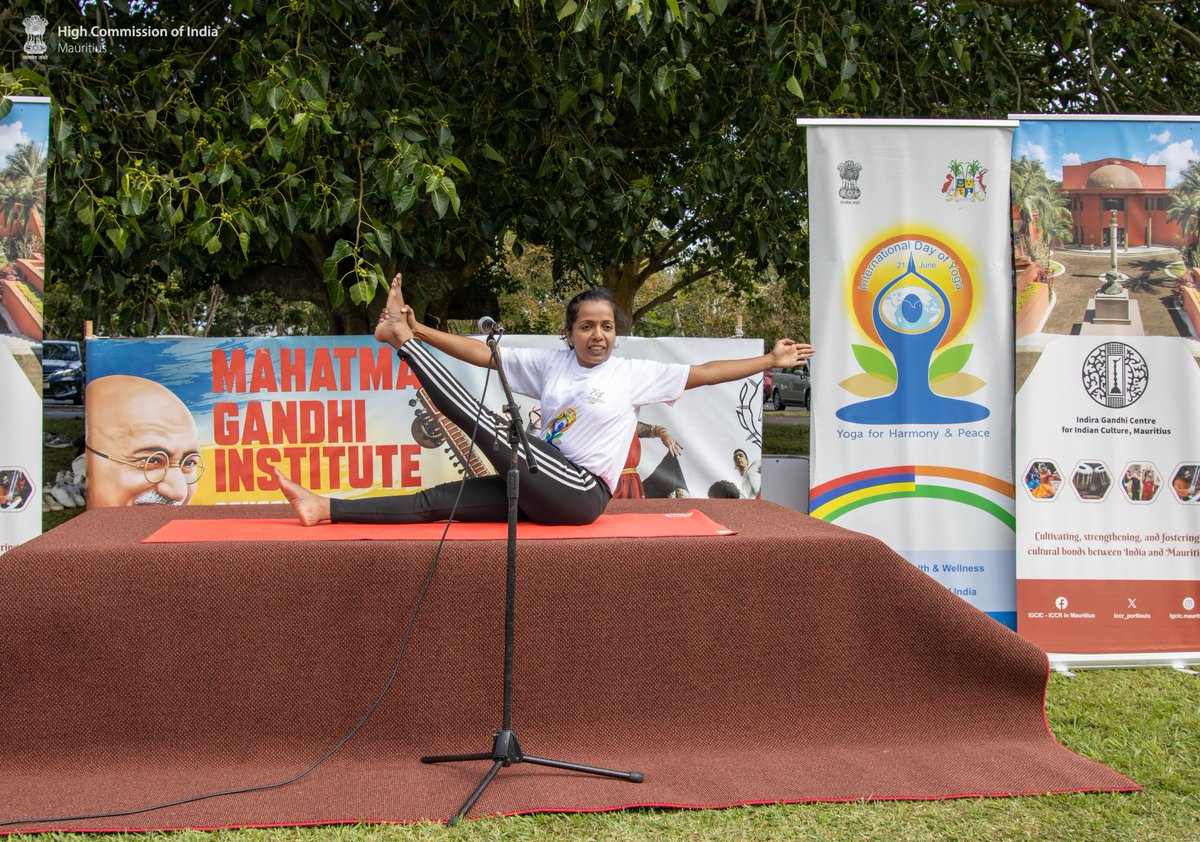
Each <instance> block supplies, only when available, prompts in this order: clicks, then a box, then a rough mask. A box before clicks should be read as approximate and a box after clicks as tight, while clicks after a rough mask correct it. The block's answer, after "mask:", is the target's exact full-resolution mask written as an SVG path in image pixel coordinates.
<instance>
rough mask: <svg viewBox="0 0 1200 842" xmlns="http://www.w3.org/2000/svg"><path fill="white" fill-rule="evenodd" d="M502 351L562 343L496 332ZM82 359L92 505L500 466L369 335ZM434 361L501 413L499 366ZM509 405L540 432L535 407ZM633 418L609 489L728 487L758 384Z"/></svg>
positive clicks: (754, 345)
mask: <svg viewBox="0 0 1200 842" xmlns="http://www.w3.org/2000/svg"><path fill="white" fill-rule="evenodd" d="M504 347H550V348H561V347H563V341H562V339H561V337H552V336H505V337H504V338H503V340H502V342H501V348H504ZM762 352H763V343H762V340H758V339H754V340H751V339H720V340H718V339H642V338H637V337H626V338H623V339H621V340H619V341H618V345H617V349H616V352H615V353H616V355H618V356H628V357H640V358H644V359H656V360H664V361H668V362H682V363H694V362H703V361H706V360H710V359H730V358H739V357H751V356H757V355H759V354H761V353H762ZM87 356H88V371H87V374H88V386H87V394H88V399H87V438H88V445H89V447H90V448H91V449H90V450H89V455H88V466H87V475H88V506H89V507H99V506H125V505H139V504H144V503H161V504H166V505H171V504H173V505H182V504H185V503H195V504H202V503H210V504H211V503H217V504H221V503H257V502H282V500H283V498H282V495H281V493H280V491H279V484H278V481H277V480H276V479H275V476H274V468H276V467H278V468H279V469H280V470H281V471H282V472H283V473H284V474H285V475H286V476H288V477H290V478H291V479H293V480H295V481H296V482H299V483H300V484H302V485H304V486H306V487H308V488H310V489H312V490H313V491H316V492H318V493H321V494H330V495H332V496H337V497H343V498H357V497H371V496H378V495H381V494H396V493H411V492H415V491H418V490H420V489H421V488H425V487H428V486H431V485H437V484H439V483H443V482H449V481H451V480H456V479H458V478H459V477H461V476H463V475H464V474H469V475H476V476H477V475H483V474H488V473H495V471H494V470H493V469H492V467H491V466H490V465H489V464H488V463H487V459H486V454H480V453H479V452H477V451H472V448H471V447H470V442H469V440H468V436H467V433H469V431H464V430H461V429H459V428H458V427H456V426H455V425H454V424H453V423H451V422H450V421H449V420H448V419H446V418H445V417H444V416H442V415H441V414H440V413H439V412H438V411H437V407H436V406H434V405H433V404H432V403H431V402H430V401H429V399H428V397H427V396H426V394H425V392H424V390H423V389H421V388H420V383H419V382H418V381H417V379H416V377H415V376H414V375H413V373H412V372H411V371H410V370H409V368H408V366H407V365H405V364H404V363H403V362H402V361H401V360H400V359H399V358H398V357H397V355H396V353H395V351H393V350H392V349H391V348H390V347H388V346H385V345H381V344H380V343H378V342H376V341H374V340H373V339H372V338H370V337H363V336H329V337H278V338H266V339H131V340H122V339H93V340H89V342H88V351H87ZM443 359H444V361H445V363H446V365H447V367H448V368H449V369H450V370H451V371H452V372H453V373H454V374H455V375H456V376H457V377H458V378H459V379H460V380H461V381H462V382H463V384H464V385H466V386H467V387H468V388H469V389H472V390H474V392H475V393H476V394H477V395H482V396H483V397H484V401H485V403H486V404H487V406H488V407H489V408H491V409H493V410H495V411H499V410H500V409H501V407H502V406H503V403H504V402H503V394H502V392H501V389H500V386H499V383H498V382H497V380H496V379H495V377H494V376H493V377H492V378H491V380H490V382H487V383H486V384H485V375H486V372H485V371H484V370H483V369H480V368H476V367H474V366H470V365H467V364H466V363H461V362H459V361H457V360H452V359H449V358H443ZM485 385H486V390H485ZM518 397H519V396H518ZM520 406H521V410H522V415H523V419H524V421H525V422H526V423H527V424H528V425H531V426H532V428H533V429H540V428H541V425H542V419H541V417H540V415H539V412H538V406H537V405H536V404H535V403H533V402H531V401H528V400H526V401H521V402H520ZM641 420H642V421H643V422H644V423H643V424H641V425H639V429H638V431H637V435H635V436H633V437H632V439H631V441H630V450H629V455H628V458H627V460H626V464H625V470H624V472H623V474H622V477H621V481H620V484H619V486H618V489H617V491H616V494H615V496H618V497H671V496H676V497H708V496H727V497H737V496H742V495H741V494H740V493H739V489H740V487H741V484H742V482H741V481H742V479H743V475H744V474H745V473H747V472H749V471H751V470H753V471H755V472H757V470H758V465H759V460H760V458H761V453H762V435H761V423H762V384H761V380H760V379H757V378H754V379H747V380H741V381H737V382H734V383H724V384H720V385H718V386H709V387H706V388H703V389H693V390H691V391H689V392H687V393H686V394H685V395H684V397H683V398H681V399H680V400H679V401H678V402H676V403H675V405H674V406H666V405H652V406H647V407H644V408H643V409H642V412H641ZM155 450H160V451H163V452H164V453H165V454H166V459H165V461H166V462H167V463H169V464H171V465H181V466H182V465H184V464H186V465H187V467H188V471H183V470H180V471H174V470H169V471H166V472H165V473H164V474H163V475H162V477H161V479H160V481H159V482H151V481H150V480H151V479H153V477H147V476H145V473H146V472H145V471H144V470H143V469H142V468H141V467H140V466H139V465H140V463H139V459H144V457H145V455H146V454H147V453H151V452H153V451H155ZM739 454H740V456H741V458H738V455H739ZM113 457H115V458H113ZM185 473H186V475H187V476H186V479H187V480H190V481H185V479H184V476H183V475H184V474H185Z"/></svg>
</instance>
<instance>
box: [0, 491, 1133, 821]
mask: <svg viewBox="0 0 1200 842" xmlns="http://www.w3.org/2000/svg"><path fill="white" fill-rule="evenodd" d="M681 504H686V505H681ZM692 507H695V508H699V509H701V510H703V511H704V512H705V513H707V514H708V515H709V517H711V518H712V519H713V520H715V521H717V522H718V523H722V524H724V525H725V526H728V527H730V528H732V529H736V530H738V533H739V534H738V535H736V536H734V537H707V538H664V539H612V540H601V539H597V540H542V541H529V542H524V543H522V545H521V547H520V557H519V569H518V581H519V585H518V592H517V602H518V610H517V644H516V694H515V704H514V727H515V729H516V731H517V733H518V734H519V736H520V739H521V742H522V745H523V747H524V749H525V751H527V752H529V753H530V754H534V755H542V756H547V757H554V758H563V759H567V760H573V761H578V762H583V763H590V764H595V765H600V766H609V767H614V768H618V769H636V770H639V771H642V772H644V773H645V775H646V781H645V783H642V784H630V783H625V782H620V781H610V780H606V779H600V778H596V777H592V776H587V775H580V774H576V773H567V772H559V771H556V770H552V769H546V768H542V767H537V766H532V765H518V766H514V767H511V768H508V769H504V770H502V771H501V773H500V775H499V777H497V779H496V780H495V781H494V782H493V783H492V784H491V786H490V787H489V788H488V789H487V791H486V792H485V793H484V795H483V797H482V799H481V800H480V801H479V803H478V804H477V805H476V807H475V809H474V810H473V812H472V815H483V814H495V813H511V812H528V811H535V810H602V809H613V808H619V807H623V806H630V805H663V806H688V807H708V806H721V805H732V804H746V803H755V802H774V801H815V800H843V799H864V798H879V799H882V798H913V799H925V798H952V797H958V796H968V795H1013V794H1026V793H1047V792H1070V791H1090V790H1131V789H1136V788H1137V786H1136V784H1134V783H1133V782H1132V781H1130V780H1128V779H1127V778H1125V777H1122V776H1121V775H1119V774H1116V773H1115V772H1113V771H1111V770H1109V769H1107V768H1106V767H1104V766H1101V765H1099V764H1096V763H1094V762H1092V761H1090V760H1086V759H1084V758H1082V757H1079V756H1078V755H1076V754H1074V753H1072V752H1070V751H1068V750H1066V749H1065V748H1063V747H1061V746H1059V745H1058V744H1057V743H1056V742H1055V741H1054V739H1053V737H1052V736H1051V735H1050V733H1049V731H1048V729H1047V727H1046V723H1045V718H1044V714H1043V693H1044V690H1045V685H1046V678H1047V665H1046V659H1045V656H1044V655H1043V654H1042V652H1041V651H1039V650H1038V649H1037V648H1035V647H1034V646H1032V645H1031V644H1029V643H1027V642H1025V641H1024V640H1022V639H1021V638H1020V637H1018V636H1017V635H1015V634H1013V633H1011V632H1009V631H1008V630H1006V629H1004V628H1003V627H1002V626H1000V625H999V624H997V623H995V622H993V621H992V620H990V619H989V618H988V617H986V616H985V615H983V614H981V613H979V612H978V611H976V610H975V609H973V608H971V607H969V606H968V605H967V604H965V603H964V602H962V601H960V600H959V599H958V598H957V597H955V596H953V595H951V594H950V593H948V592H947V591H946V590H945V589H944V588H942V587H941V586H939V585H938V584H937V583H935V582H934V581H933V580H932V579H930V578H929V577H927V576H926V575H925V574H923V573H920V572H919V571H917V570H916V569H915V568H913V567H912V566H911V565H910V564H909V563H908V562H906V561H904V560H903V559H902V558H900V557H899V556H897V555H896V554H894V553H892V552H891V551H890V550H888V549H887V548H886V547H885V546H884V545H883V544H881V543H880V542H878V541H876V540H875V539H873V538H869V537H866V536H863V535H860V534H857V533H854V532H848V531H846V530H844V529H840V528H838V527H836V526H832V525H829V524H826V523H823V522H821V521H817V520H813V519H810V518H808V517H805V516H803V515H799V514H797V513H795V512H793V511H791V510H788V509H785V508H782V507H780V506H776V505H773V504H770V503H765V502H757V501H737V500H712V501H698V500H685V501H666V500H663V501H645V502H629V501H617V502H614V504H613V506H612V507H611V508H610V510H611V511H615V512H620V511H633V510H639V511H674V510H686V509H687V508H692ZM229 513H231V512H230V510H229V509H228V508H224V507H190V508H186V509H182V510H168V509H165V508H157V507H154V508H142V509H105V510H99V511H93V512H89V513H87V514H85V515H83V516H81V517H79V518H76V519H75V520H73V521H71V522H69V523H67V524H65V525H63V526H61V527H59V528H58V529H56V530H54V531H53V532H51V533H49V534H47V535H45V536H43V537H41V538H39V539H37V540H35V541H33V542H31V543H29V544H27V545H25V546H22V547H19V548H17V549H15V550H13V551H11V552H9V553H8V554H7V555H4V556H2V557H0V605H3V606H4V610H3V612H0V664H3V669H0V698H2V699H3V700H4V704H3V706H0V735H2V736H0V792H2V793H3V794H4V795H3V798H2V799H0V822H2V821H6V820H12V819H18V818H24V817H44V816H62V815H73V814H81V813H97V812H110V811H126V810H133V809H137V808H140V807H144V806H147V805H151V804H157V803H161V802H166V801H171V800H175V799H181V798H187V797H189V796H192V795H197V794H202V793H208V792H213V791H217V790H226V789H234V788H239V787H247V786H254V785H262V784H267V783H271V782H274V781H278V780H281V779H284V778H287V777H289V776H292V775H294V774H296V773H298V772H300V771H301V770H303V769H304V768H305V767H307V766H309V765H310V764H311V763H313V762H314V761H315V760H316V759H317V758H319V757H320V756H321V755H322V754H323V753H324V752H326V751H327V750H328V749H329V748H331V747H332V746H333V745H335V744H336V743H337V741H338V740H339V739H340V738H341V737H343V735H345V734H346V733H347V732H348V731H349V730H350V729H351V728H352V727H353V726H354V724H355V723H356V722H357V721H358V720H359V719H360V718H361V717H362V715H363V713H364V712H365V711H366V710H367V709H368V707H369V706H370V704H371V702H372V701H373V700H374V699H375V697H376V696H377V694H378V693H379V692H380V690H381V689H382V688H383V686H384V684H385V682H386V681H387V678H388V675H389V673H390V672H391V669H392V665H393V660H394V658H395V655H396V652H397V649H398V645H399V641H400V639H401V637H402V634H403V631H404V627H405V623H406V621H407V618H408V615H409V612H410V610H411V608H412V606H413V603H414V600H415V598H416V596H417V593H418V591H419V590H420V587H421V584H422V580H423V578H424V576H425V573H426V570H427V568H428V565H429V563H430V561H431V559H432V554H433V550H434V546H435V545H434V543H433V542H423V541H422V542H410V541H405V542H390V541H360V542H338V541H331V542H314V543H306V542H282V543H273V542H236V543H235V542H229V543H206V544H154V545H151V544H142V543H140V542H141V539H142V538H144V537H145V536H147V535H149V534H150V533H151V532H153V531H154V530H155V529H157V528H158V527H160V526H162V525H163V524H164V523H166V522H167V521H168V520H170V519H172V518H180V517H186V518H207V519H213V524H212V528H213V529H214V530H219V529H220V528H221V526H220V520H218V518H220V517H221V516H222V515H223V514H229ZM283 513H284V510H283V509H282V508H281V507H276V506H254V507H249V506H248V507H244V508H239V509H238V510H237V512H236V515H237V516H238V517H255V516H263V517H280V516H281V515H282V514H283ZM504 557H505V545H504V542H503V541H489V542H475V541H457V542H450V543H447V544H446V546H445V549H444V550H443V556H442V560H441V565H440V568H439V570H438V572H437V575H436V577H435V579H434V581H433V585H432V587H431V589H430V591H429V595H428V599H427V601H426V603H425V605H424V607H423V608H422V610H421V612H420V615H419V617H418V619H417V622H416V625H415V628H414V630H413V633H412V637H411V642H410V644H409V647H408V651H407V653H406V654H405V656H404V659H403V662H402V663H401V666H400V670H399V673H398V676H397V678H396V681H395V684H394V685H393V686H392V688H391V690H390V692H389V693H388V694H387V696H386V697H385V698H384V700H383V702H382V704H381V705H380V706H379V708H378V710H377V711H376V712H375V714H374V716H373V717H372V718H371V719H370V720H369V721H368V722H367V724H366V725H365V726H364V727H363V729H362V730H361V731H360V732H359V733H358V734H357V735H356V736H355V737H354V738H353V739H352V740H350V741H349V742H348V743H346V745H345V746H344V747H343V748H342V749H341V750H340V751H338V752H336V753H335V754H333V755H332V756H331V757H330V758H329V759H328V760H326V761H325V762H324V763H323V764H321V765H320V766H319V767H318V768H317V769H315V770H314V771H313V772H312V773H311V774H310V775H308V776H306V777H304V778H302V779H301V780H299V781H297V782H295V783H293V784H290V785H288V786H285V787H281V788H278V789H274V790H269V791H262V792H257V793H253V794H246V795H233V796H227V797H218V798H211V799H207V800H204V801H201V802H198V803H193V804H188V805H183V806H178V807H171V808H166V809H161V810H155V811H153V812H145V813H138V814H134V815H129V816H126V817H119V818H107V819H95V820H79V821H54V822H49V823H44V824H37V825H17V826H14V825H4V826H3V827H2V828H0V830H4V831H12V830H16V829H25V830H50V829H64V828H71V829H98V828H130V829H135V828H178V827H185V826H190V827H226V826H241V825H272V824H308V823H334V822H356V821H362V820H366V821H407V820H417V819H426V818H432V819H444V818H447V817H449V816H450V815H451V814H453V813H454V811H455V810H456V809H457V808H458V806H459V805H460V804H461V803H462V801H463V800H464V799H465V798H466V796H467V794H468V793H469V792H470V790H471V789H472V788H473V787H474V786H475V784H476V783H477V782H478V781H479V779H480V777H481V776H482V774H483V772H484V771H485V770H486V768H487V764H486V763H460V764H451V765H440V766H427V765H422V764H420V763H419V762H418V757H419V756H420V755H422V754H430V753H434V754H440V753H454V752H462V751H466V752H476V751H489V750H490V748H491V734H492V732H493V730H495V729H496V728H497V727H499V725H500V722H501V691H502V681H501V656H502V630H503V586H504Z"/></svg>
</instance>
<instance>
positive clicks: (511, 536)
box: [421, 323, 645, 827]
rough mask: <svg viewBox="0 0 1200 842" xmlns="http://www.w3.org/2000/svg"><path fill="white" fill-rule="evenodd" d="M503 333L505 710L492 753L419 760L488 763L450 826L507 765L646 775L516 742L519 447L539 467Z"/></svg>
mask: <svg viewBox="0 0 1200 842" xmlns="http://www.w3.org/2000/svg"><path fill="white" fill-rule="evenodd" d="M502 333H503V331H502V330H501V329H500V326H499V325H497V324H495V323H493V324H492V328H491V332H490V333H489V335H488V338H487V345H488V348H490V349H491V352H492V367H493V368H494V369H496V373H497V374H498V375H499V377H500V385H501V386H502V387H503V389H504V397H505V400H507V401H508V403H507V405H506V406H505V410H504V411H505V412H506V413H507V414H508V443H509V450H510V455H509V466H508V486H507V496H508V559H507V564H506V567H505V580H504V713H503V717H502V724H501V726H500V730H499V731H497V732H496V733H495V735H494V737H493V740H492V750H491V751H484V752H475V753H472V754H434V755H426V756H424V757H422V758H421V762H422V763H456V762H458V761H462V760H490V761H492V765H491V768H489V769H488V771H487V772H486V773H485V774H484V776H483V779H482V780H481V781H480V782H479V785H478V786H476V787H475V789H474V790H473V791H472V792H471V794H470V795H469V796H468V797H467V800H466V801H465V802H464V803H463V805H462V807H460V808H459V810H458V812H457V813H455V814H454V815H453V816H452V817H451V818H450V820H449V821H448V822H447V824H448V825H449V826H451V827H453V826H454V825H456V824H457V823H458V820H459V819H461V818H463V817H464V816H465V815H466V814H467V811H468V810H470V809H471V807H472V806H473V805H474V804H475V802H476V801H477V800H478V799H479V796H481V795H483V791H484V790H485V789H487V787H488V784H490V783H491V782H492V779H493V778H495V777H496V774H497V773H498V772H499V771H500V770H501V769H502V768H504V767H505V766H512V765H514V764H516V763H532V764H534V765H537V766H550V767H553V768H555V769H566V770H568V771H571V772H584V773H586V774H589V775H599V776H601V777H606V778H617V779H618V780H623V781H629V782H630V783H641V782H642V781H643V780H644V779H645V776H644V775H642V773H641V772H622V771H618V770H616V769H604V768H601V767H599V766H585V765H583V764H580V763H572V762H569V761H566V760H551V759H550V758H547V757H534V756H533V755H530V754H525V752H524V751H523V750H522V749H521V744H520V742H519V741H518V740H517V733H516V731H514V730H513V726H512V697H513V642H514V639H515V633H514V629H515V626H516V592H517V498H518V495H519V493H520V482H521V472H520V470H519V468H518V465H517V456H518V447H519V448H520V450H522V451H524V453H525V458H526V460H527V461H528V464H529V473H531V474H536V473H537V471H538V468H537V462H536V461H535V460H534V455H533V448H531V447H530V446H529V438H528V436H526V434H525V428H524V427H523V426H522V425H521V413H520V409H519V408H518V406H517V402H516V400H515V399H514V398H513V394H512V390H511V389H510V388H509V387H508V379H507V378H506V377H505V376H504V369H503V368H501V367H500V355H499V352H498V351H497V347H496V346H497V345H499V344H500V337H501V334H502Z"/></svg>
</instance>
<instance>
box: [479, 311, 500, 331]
mask: <svg viewBox="0 0 1200 842" xmlns="http://www.w3.org/2000/svg"><path fill="white" fill-rule="evenodd" d="M479 332H480V333H487V334H492V335H495V334H497V333H504V328H502V327H501V326H500V322H498V321H496V320H495V319H493V318H492V317H491V316H482V317H480V319H479Z"/></svg>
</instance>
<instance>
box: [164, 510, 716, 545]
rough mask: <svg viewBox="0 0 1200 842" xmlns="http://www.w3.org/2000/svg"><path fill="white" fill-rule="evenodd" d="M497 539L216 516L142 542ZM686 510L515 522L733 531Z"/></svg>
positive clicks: (499, 527)
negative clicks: (578, 522) (580, 521)
mask: <svg viewBox="0 0 1200 842" xmlns="http://www.w3.org/2000/svg"><path fill="white" fill-rule="evenodd" d="M443 532H446V540H448V541H503V540H505V539H506V538H507V537H508V524H507V523H463V522H460V521H455V522H454V523H452V524H451V525H450V530H449V531H448V532H447V531H446V523H445V521H442V522H440V523H403V524H399V523H388V524H378V523H322V524H318V525H317V526H301V525H300V523H299V522H297V521H296V520H294V519H290V518H289V519H278V518H221V519H219V520H195V519H189V520H172V521H170V522H169V523H167V524H166V525H165V526H163V527H161V528H160V529H158V530H157V531H156V532H154V533H153V534H151V535H150V536H149V537H147V538H145V539H143V541H142V543H144V544H195V543H207V542H211V541H437V540H440V539H441V537H442V533H443ZM736 534H737V530H734V529H728V528H726V527H724V526H722V525H721V524H719V523H717V522H716V521H714V520H712V519H710V518H709V517H708V516H707V515H705V514H704V513H703V512H701V511H698V510H696V509H692V510H690V511H687V512H671V513H658V512H655V513H628V514H614V515H610V514H604V515H601V516H600V518H599V519H598V520H596V521H595V522H594V523H589V524H587V525H585V526H545V525H543V524H540V523H519V524H517V538H518V539H521V540H548V539H559V540H572V541H573V540H578V539H582V538H703V537H707V536H717V535H736Z"/></svg>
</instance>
